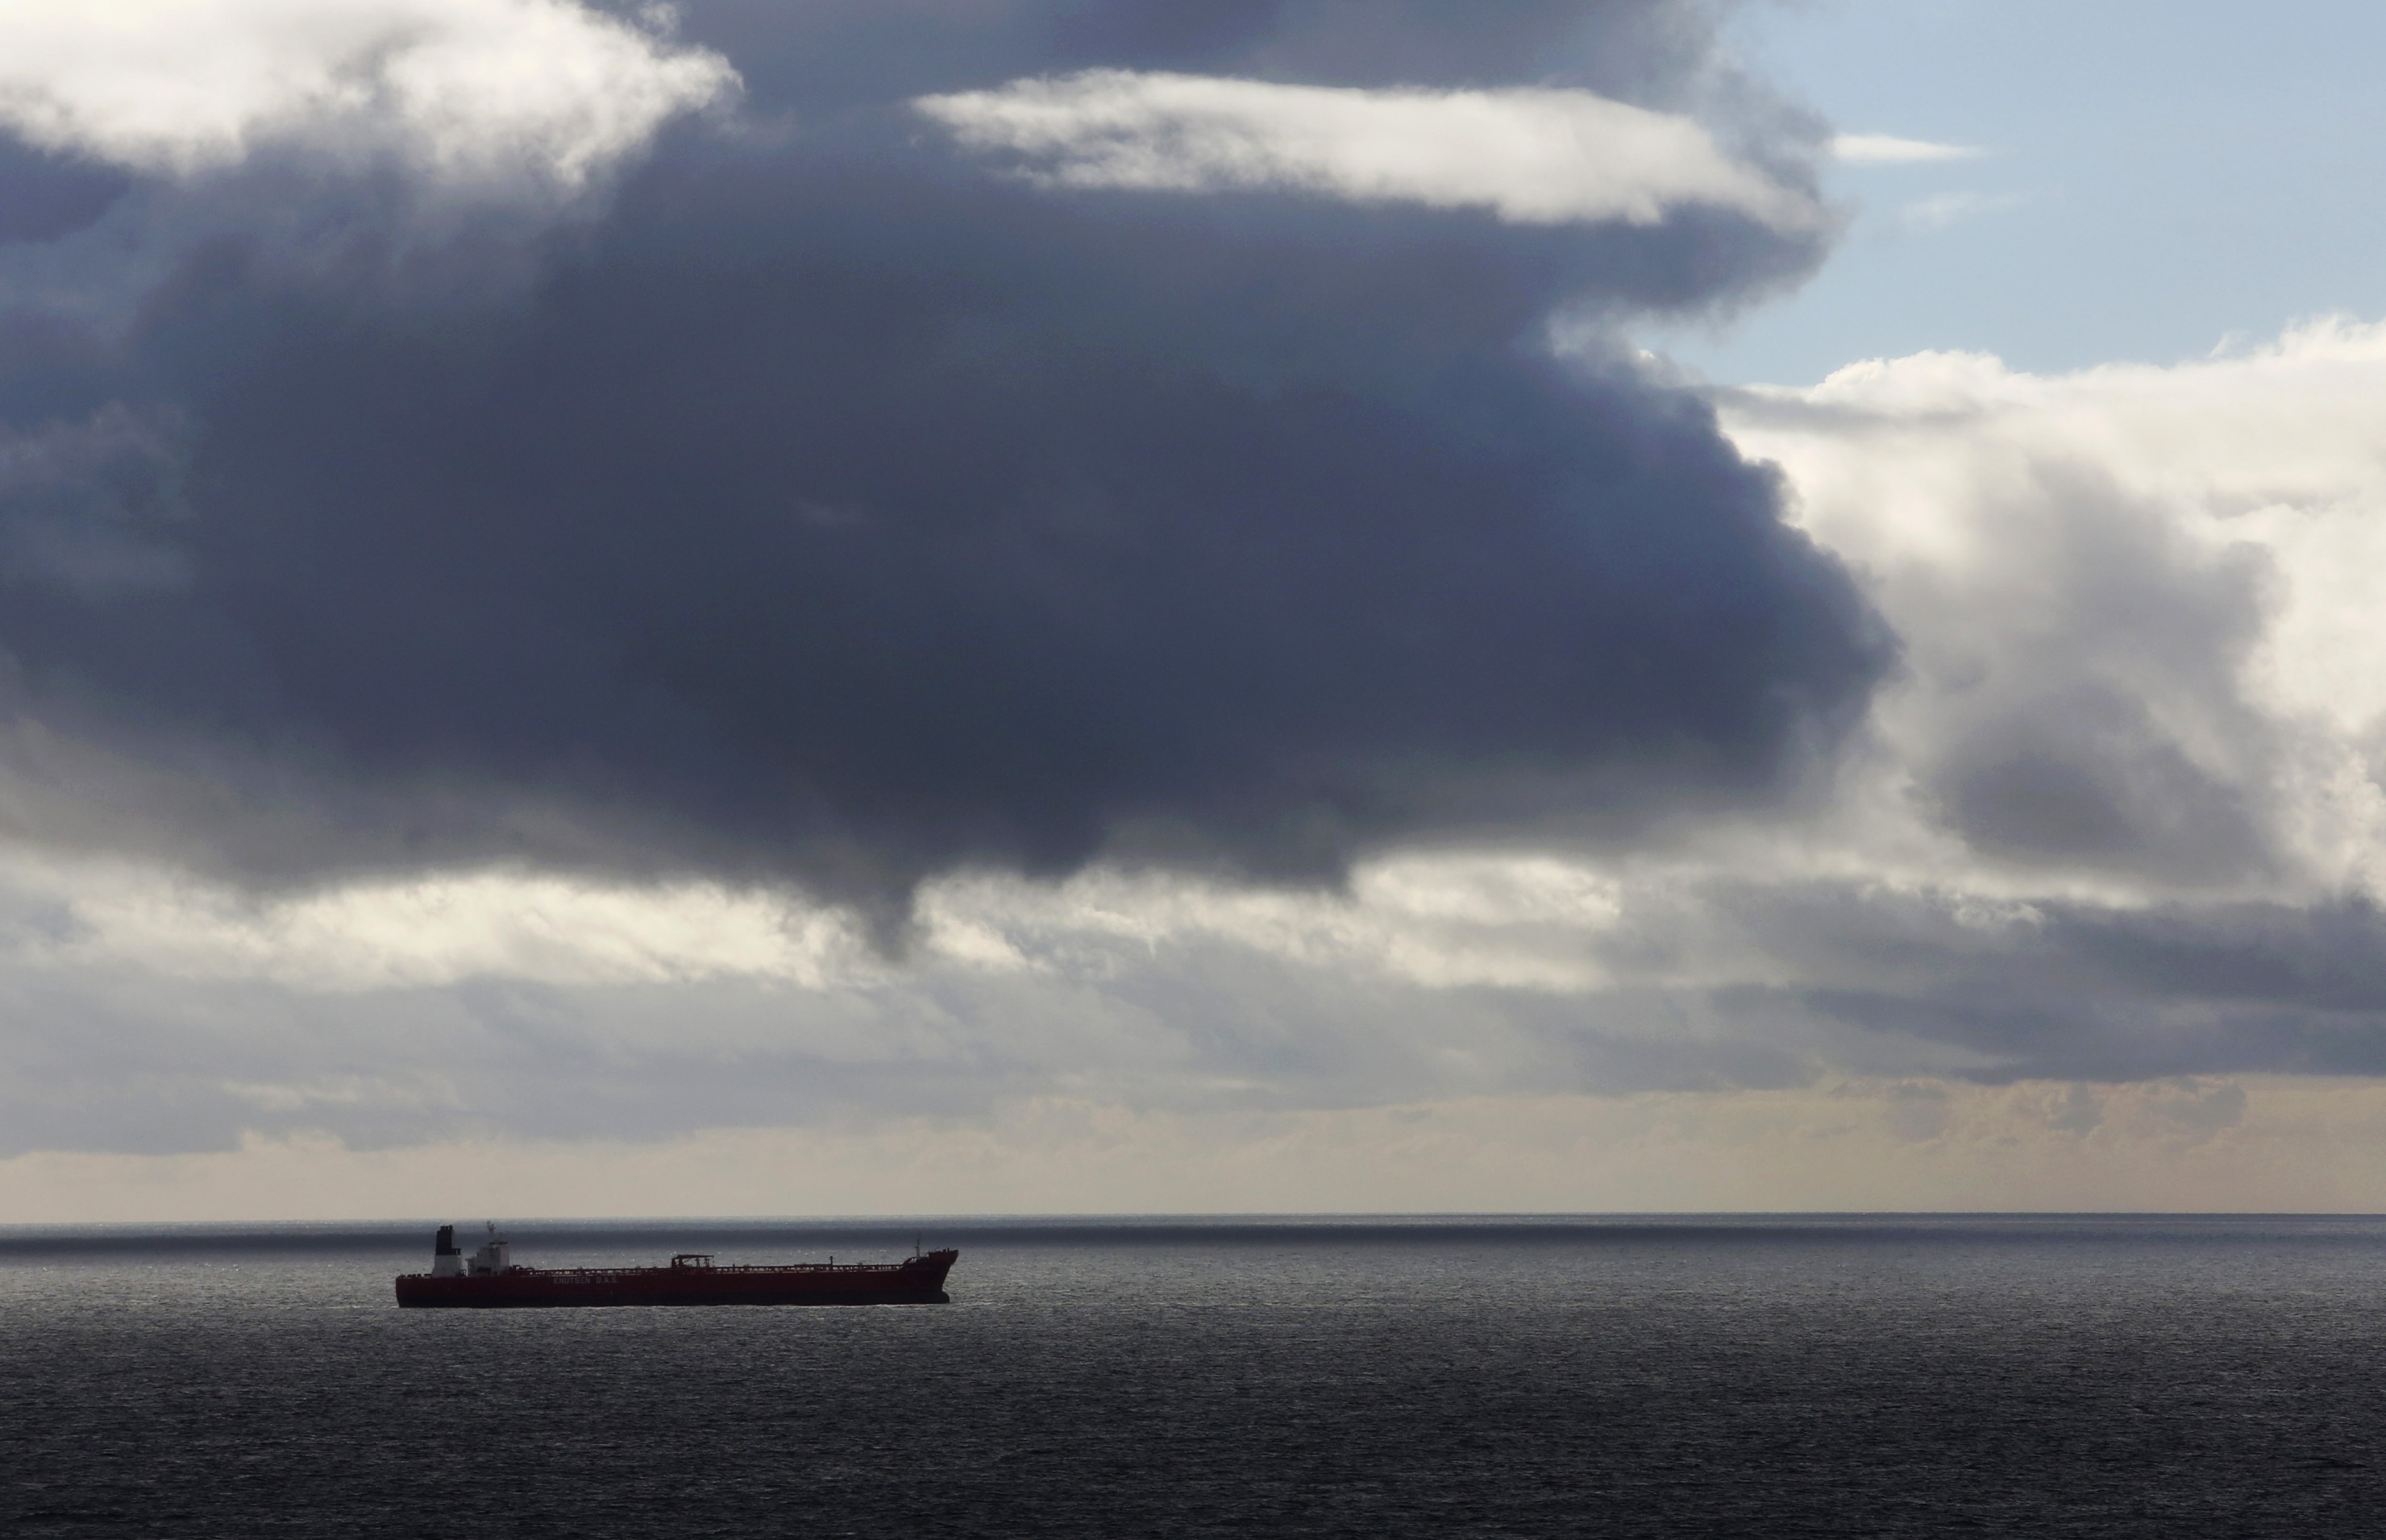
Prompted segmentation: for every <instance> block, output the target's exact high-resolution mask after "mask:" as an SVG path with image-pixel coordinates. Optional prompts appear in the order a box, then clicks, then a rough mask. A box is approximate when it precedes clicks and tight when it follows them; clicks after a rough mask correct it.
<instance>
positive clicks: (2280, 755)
mask: <svg viewBox="0 0 2386 1540" xmlns="http://www.w3.org/2000/svg"><path fill="white" fill-rule="evenodd" d="M1725 417H1726V423H1727V428H1728V431H1729V432H1731V433H1732V435H1733V437H1734V438H1735V439H1736V440H1737V441H1738V442H1739V444H1740V445H1741V447H1742V448H1743V449H1744V450H1745V451H1747V452H1748V453H1750V454H1752V455H1754V456H1757V457H1763V458H1767V459H1772V460H1775V461H1777V462H1778V463H1779V464H1780V465H1782V467H1783V468H1784V469H1785V470H1787V471H1788V473H1789V480H1790V482H1791V484H1792V485H1793V487H1794V488H1795V492H1796V501H1797V508H1798V512H1797V517H1798V519H1799V520H1801V521H1802V523H1803V524H1804V526H1805V527H1806V528H1807V529H1808V530H1809V531H1810V532H1812V533H1813V534H1814V535H1815V537H1816V538H1818V539H1819V540H1821V541H1822V542H1823V544H1825V545H1827V546H1829V547H1830V548H1832V549H1833V550H1835V551H1838V552H1839V553H1840V555H1842V556H1843V557H1846V558H1848V559H1849V560H1850V561H1851V562H1852V563H1853V564H1854V565H1855V567H1856V569H1857V570H1858V571H1859V573H1860V574H1861V576H1862V578H1863V581H1864V582H1865V585H1866V586H1867V588H1868V589H1869V590H1870V592H1871V593H1872V595H1873V596H1874V598H1875V601H1876V602H1877V604H1878V605H1879V606H1880V607H1881V608H1882V610H1883V611H1884V613H1885V614H1886V615H1887V617H1888V618H1889V620H1890V622H1891V623H1892V624H1893V625H1894V626H1895V627H1896V629H1897V631H1898V632H1899V634H1900V635H1901V636H1902V637H1903V640H1904V644H1905V647H1906V656H1907V660H1908V664H1907V668H1906V670H1904V673H1903V677H1902V678H1901V679H1900V680H1899V681H1898V682H1896V683H1894V684H1893V685H1892V686H1891V687H1890V689H1889V690H1888V691H1887V692H1886V693H1885V694H1884V695H1882V696H1881V697H1880V699H1879V701H1878V702H1877V706H1876V708H1875V712H1874V722H1873V726H1874V732H1875V733H1876V735H1877V741H1878V744H1879V745H1880V748H1881V752H1882V755H1883V759H1882V763H1883V764H1884V765H1885V766H1888V767H1890V769H1888V770H1886V771H1885V775H1886V779H1885V780H1884V782H1883V783H1881V786H1880V798H1879V806H1880V807H1882V808H1902V809H1905V811H1904V812H1902V813H1900V814H1899V815H1898V816H1899V817H1901V818H1903V819H1905V820H1908V821H1911V820H1914V819H1917V818H1918V819H1921V820H1925V821H1928V822H1932V823H1935V824H1936V825H1937V826H1938V827H1940V829H1950V828H1952V829H1953V830H1955V831H1959V832H1961V833H1963V834H1964V835H1965V837H1966V838H1967V839H1968V840H1969V841H1970V842H1971V845H1972V847H1973V849H1974V851H1975V852H1985V853H1986V854H1987V855H1988V856H1989V857H1990V864H1991V865H1995V866H2002V867H2003V868H2004V869H2005V872H2004V874H2005V876H2007V877H2011V876H2013V875H2014V874H2015V873H2017V872H2029V871H2035V872H2038V873H2040V874H2041V877H2040V878H2039V879H2037V880H2040V881H2043V882H2045V883H2047V884H2048V891H2053V889H2055V888H2058V887H2059V886H2060V878H2059V877H2058V876H2057V875H2056V874H2058V873H2061V872H2064V871H2066V870H2067V871H2070V872H2073V873H2078V872H2083V871H2089V870H2100V871H2102V872H2103V873H2104V874H2105V875H2106V876H2107V877H2108V878H2111V879H2114V880H2116V881H2120V882H2122V883H2123V884H2124V889H2125V890H2126V891H2127V892H2128V893H2132V894H2134V895H2136V898H2135V899H2134V900H2132V901H2154V900H2158V899H2162V898H2166V897H2178V896H2181V895H2186V894H2188V893H2191V892H2199V891H2200V892H2206V893H2217V892H2222V891H2228V892H2235V893H2237V894H2240V895H2249V896H2252V895H2259V896H2265V897H2271V898H2279V899H2286V900H2290V901H2303V900H2305V899H2308V898H2310V897H2312V896H2314V895H2322V894H2327V893H2333V892H2345V891H2355V892H2364V893H2368V894H2371V895H2386V786H2381V782H2380V770H2381V769H2386V757H2381V755H2380V748H2381V745H2386V628H2381V627H2380V625H2379V623H2378V617H2379V616H2380V615H2381V614H2386V426H2381V425H2386V326H2359V325H2354V324H2350V323H2347V322H2343V321H2333V320H2331V321H2323V322H2320V323H2317V324H2315V325H2312V326H2308V327H2305V328H2303V329H2300V330H2297V331H2295V332H2290V333H2288V334H2287V335H2286V336H2285V337H2284V338H2282V339H2281V340H2280V341H2279V343H2278V344H2276V345H2274V346H2271V347H2268V348H2266V349H2262V350H2260V351H2258V352H2254V353H2253V354H2250V355H2246V356H2242V357H2225V358H2213V359H2205V360H2198V361H2194V362H2189V363H2181V364H2179V365H2176V366H2171V367H2155V366H2151V365H2114V366H2108V367H2105V368H2101V369H2089V370H2086V371H2083V372H2081V373H2078V374H2072V375H2065V376H2056V377H2040V376H2035V375H2029V374H2024V373H2018V372H2016V371H2013V370H2010V369H2006V368H2004V367H2003V365H2002V364H2000V363H1999V362H1998V361H1997V360H1995V359H1994V358H1990V357H1982V356H1978V355H1965V354H1921V355H1917V356H1915V357H1908V358H1901V359H1896V360H1891V361H1879V360H1876V361H1873V362H1870V363H1865V364H1859V365H1854V366H1852V367H1850V368H1848V369H1841V370H1840V371H1839V372H1838V373H1836V374H1834V375H1832V376H1831V377H1830V378H1829V379H1828V380H1827V381H1825V382H1823V383H1822V384H1820V385H1817V386H1815V387H1813V388H1811V389H1803V390H1787V389H1768V390H1764V391H1760V392H1754V393H1749V394H1745V395H1741V396H1739V397H1738V398H1737V399H1736V400H1735V401H1734V402H1732V403H1729V404H1727V409H1726V413H1725ZM1885 816H1886V815H1885ZM1954 875H1958V876H1959V877H1961V878H1962V880H1966V881H1983V880H1986V881H1990V882H1993V881H1995V879H1985V878H1984V877H1983V875H1982V874H1981V873H1978V872H1973V873H1968V874H1964V873H1955V874H1954ZM2122 891H2123V890H2110V891H2108V892H2107V894H2106V895H2107V896H2111V897H2117V896H2120V895H2121V894H2122Z"/></svg>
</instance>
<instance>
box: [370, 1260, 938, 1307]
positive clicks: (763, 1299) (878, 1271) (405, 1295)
mask: <svg viewBox="0 0 2386 1540" xmlns="http://www.w3.org/2000/svg"><path fill="white" fill-rule="evenodd" d="M959 1255H960V1254H959V1253H958V1252H950V1251H939V1252H932V1253H930V1254H929V1255H928V1256H925V1257H920V1258H912V1259H911V1260H910V1261H907V1262H898V1263H893V1264H889V1265H884V1266H882V1265H876V1264H872V1263H861V1264H858V1265H857V1264H850V1263H848V1264H847V1265H845V1266H841V1267H840V1266H834V1265H830V1264H818V1265H812V1266H800V1267H785V1268H712V1267H667V1268H604V1269H597V1268H568V1269H564V1268H559V1269H547V1268H522V1267H518V1268H510V1269H509V1270H507V1271H504V1272H500V1273H488V1274H481V1275H478V1276H473V1277H462V1278H435V1277H433V1276H432V1275H431V1274H429V1273H412V1274H409V1275H408V1276H405V1277H402V1278H400V1279H398V1280H397V1302H398V1303H399V1304H400V1305H402V1306H405V1307H407V1308H409V1309H451V1310H454V1309H460V1310H521V1309H571V1308H596V1307H604V1306H652V1305H947V1304H950V1303H951V1302H952V1301H951V1296H948V1295H947V1294H946V1293H945V1274H946V1273H947V1272H948V1271H950V1270H951V1268H952V1265H953V1261H954V1259H955V1258H957V1257H958V1256H959Z"/></svg>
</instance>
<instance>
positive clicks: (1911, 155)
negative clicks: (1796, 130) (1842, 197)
mask: <svg viewBox="0 0 2386 1540" xmlns="http://www.w3.org/2000/svg"><path fill="white" fill-rule="evenodd" d="M1979 153H1980V152H1979V151H1978V150H1976V149H1973V148H1971V147H1970V146H1968V145H1964V144H1932V143H1930V142H1929V141H1928V140H1927V139H1900V138H1898V137H1897V136H1896V135H1894V134H1888V133H1842V134H1838V135H1836V136H1834V137H1833V138H1832V140H1831V145H1830V154H1831V158H1832V159H1834V160H1840V161H1845V162H1847V163H1848V164H1850V165H1852V166H1911V165H1915V164H1917V163H1920V162H1924V161H1933V160H1969V159H1972V158H1973V157H1976V156H1978V154H1979Z"/></svg>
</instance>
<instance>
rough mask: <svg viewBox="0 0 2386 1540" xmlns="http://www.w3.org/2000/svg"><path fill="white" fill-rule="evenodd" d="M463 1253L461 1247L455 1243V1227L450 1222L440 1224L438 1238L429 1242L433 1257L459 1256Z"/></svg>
mask: <svg viewBox="0 0 2386 1540" xmlns="http://www.w3.org/2000/svg"><path fill="white" fill-rule="evenodd" d="M463 1254H464V1253H463V1250H462V1248H461V1247H459V1246H457V1244H456V1227H455V1226H454V1225H452V1224H443V1225H441V1226H440V1227H439V1238H438V1239H437V1240H435V1241H433V1242H432V1243H431V1255H433V1257H461V1256H462V1255H463Z"/></svg>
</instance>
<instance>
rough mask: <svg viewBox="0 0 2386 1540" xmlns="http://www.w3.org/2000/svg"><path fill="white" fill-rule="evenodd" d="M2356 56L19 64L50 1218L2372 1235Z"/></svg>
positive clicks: (2369, 585)
mask: <svg viewBox="0 0 2386 1540" xmlns="http://www.w3.org/2000/svg"><path fill="white" fill-rule="evenodd" d="M2381 29H2386V21H2380V20H2379V19H2376V18H2374V17H2373V16H2371V15H2370V14H2369V13H2368V12H2367V11H2365V10H2363V9H2360V8H2357V7H2355V6H2351V5H2327V4H2311V5H2307V6H2296V7H2293V8H2292V11H2291V12H2289V13H2287V14H2286V15H2285V16H2284V17H2282V18H2272V19H2266V21H2265V22H2264V23H2263V24H2262V25H2260V26H2258V27H2257V26H2256V25H2255V24H2254V23H2253V22H2251V21H2249V20H2248V19H2246V18H2245V16H2244V14H2243V13H2242V10H2236V11H2232V10H2231V9H2229V8H2226V7H2219V6H2185V7H2182V6H2163V7H2160V8H2156V7H2154V6H2140V5H2134V4H2116V5H2112V6H2098V7H2092V8H2091V7H2056V6H2038V5H2030V4H2025V5H1999V6H1990V5H1986V4H1971V3H1957V0H1926V3H1916V4H1903V5H1890V4H1885V3H1874V0H1849V3H1847V4H1841V5H1826V4H1811V5H1789V4H1762V3H1756V0H1752V3H1750V4H1746V5H1737V6H1735V5H1726V4H1711V3H1707V0H1608V3H1597V0H1512V3H1508V4H1503V5H1501V6H1496V7H1484V8H1469V9H1468V10H1467V11H1466V12H1464V13H1463V16H1462V15H1460V14H1459V13H1457V12H1455V11H1453V9H1452V8H1451V7H1448V6H1440V5H1438V4H1429V3H1426V0H1371V3H1369V4H1366V5H1360V4H1357V3H1355V0H1222V3H1217V4H1210V5H1204V6H1174V5H1157V4H1149V3H1145V4H1130V3H1126V0H801V3H790V4H762V3H760V0H691V3H689V4H686V5H682V6H673V7H658V6H645V7H629V6H621V7H603V6H593V5H588V4H583V3H581V0H358V3H356V4H354V5H350V6H343V7H339V8H336V9H326V8H324V7H321V6H316V5H313V4H310V3H307V0H142V3H140V4H133V3H131V0H120V3H116V4H93V3H89V0H84V3H80V4H76V5H73V6H68V5H63V4H60V5H48V4H35V5H27V6H15V7H10V8H9V9H8V10H7V11H6V14H5V16H0V1223H10V1222H14V1223H57V1222H68V1221H157V1220H165V1219H183V1220H195V1219H225V1220H255V1219H340V1218H389V1217H398V1216H432V1215H435V1216H445V1217H450V1218H454V1217H471V1216H476V1215H483V1214H485V1215H490V1216H513V1217H527V1216H531V1215H637V1214H752V1215H760V1214H782V1215H785V1214H869V1213H1024V1212H1036V1213H1070V1212H1112V1213H1117V1212H1136V1213H1143V1212H1260V1211H1275V1212H1319V1211H1375V1212H1448V1211H1459V1210H1464V1211H1507V1212H1514V1211H1555V1210H1603V1211H1625V1210H1641V1211H1650V1210H1656V1211H1680V1210H1714V1209H1726V1210H1751V1209H1826V1210H1835V1209H1856V1208H1864V1209H2028V1208H2050V1209H2101V1210H2110V1209H2137V1208H2149V1209H2224V1210H2248V1209H2267V1210H2287V1209H2361V1210H2375V1209H2377V1208H2380V1207H2381V1206H2386V920H2381V919H2380V910H2379V901H2380V895H2381V886H2386V632H2381V630H2380V627H2379V626H2378V624H2377V622H2376V620H2375V616H2376V613H2377V611H2378V608H2379V606H2378V603H2377V598H2378V593H2377V591H2378V589H2379V586H2380V581H2381V580H2380V578H2379V577H2378V576H2377V574H2378V573H2380V571H2381V570H2386V562H2381V559H2380V558H2381V557H2386V453H2381V450H2386V440H2381V438H2380V430H2379V428H2378V426H2377V424H2378V423H2379V422H2380V421H2386V411H2381V407H2386V294H2381V293H2380V292H2379V290H2380V284H2381V280H2380V279H2379V278H2378V276H2377V269H2376V268H2375V265H2374V264H2373V263H2372V262H2371V261H2370V260H2369V258H2370V256H2371V254H2372V253H2373V252H2374V251H2375V250H2376V249H2377V244H2378V241H2377V236H2378V234H2379V232H2378V231H2377V229H2376V228H2375V227H2376V225H2377V222H2378V219H2379V218H2380V216H2379V215H2378V214H2377V212H2376V210H2375V209H2374V207H2370V205H2371V203H2372V202H2373V201H2374V200H2365V199H2362V198H2360V197H2359V196H2358V195H2357V190H2358V189H2359V188H2361V187H2364V186H2367V185H2369V184H2370V183H2371V182H2373V181H2374V177H2373V176H2372V175H2371V174H2370V173H2371V172H2372V171H2373V169H2374V168H2373V167H2372V166H2371V164H2370V162H2371V161H2372V160H2373V159H2375V158H2376V157H2378V156H2379V155H2380V153H2381V152H2380V151H2379V150H2377V149H2376V148H2375V147H2374V146H2376V145H2378V144H2386V138H2381V137H2380V135H2378V134H2375V133H2371V132H2368V131H2367V128H2368V126H2369V125H2371V124H2372V123H2373V121H2374V119H2376V118H2377V116H2378V115H2379V113H2380V108H2378V107H2377V106H2375V105H2374V103H2373V102H2372V101H2371V99H2370V96H2369V94H2365V93H2363V92H2362V91H2361V90H2360V82H2359V81H2357V79H2356V76H2355V69H2356V68H2357V66H2356V64H2355V61H2356V60H2358V59H2360V58H2362V57H2364V56H2367V54H2368V53H2369V52H2370V50H2367V49H2365V48H2364V47H2363V46H2362V43H2363V41H2364V40H2365V39H2373V38H2374V36H2375V34H2376V33H2378V32H2379V31H2380V30H2381Z"/></svg>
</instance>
